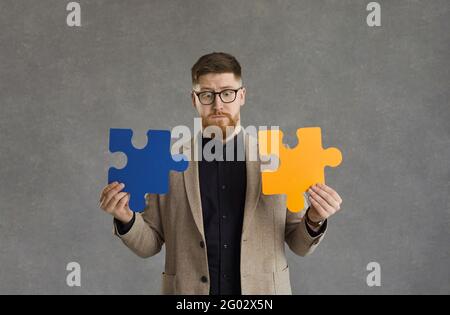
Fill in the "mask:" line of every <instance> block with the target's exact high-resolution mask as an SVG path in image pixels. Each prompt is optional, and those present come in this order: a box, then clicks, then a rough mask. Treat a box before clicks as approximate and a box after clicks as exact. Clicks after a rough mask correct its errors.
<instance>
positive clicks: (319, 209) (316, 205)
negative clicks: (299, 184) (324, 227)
mask: <svg viewBox="0 0 450 315" xmlns="http://www.w3.org/2000/svg"><path fill="white" fill-rule="evenodd" d="M309 201H310V202H311V204H312V205H313V207H314V209H315V210H316V211H317V213H318V214H319V215H320V217H322V218H328V217H329V216H330V215H329V214H328V212H327V211H325V209H323V208H322V206H321V205H320V204H319V203H318V202H317V201H316V200H314V198H312V197H311V196H309Z"/></svg>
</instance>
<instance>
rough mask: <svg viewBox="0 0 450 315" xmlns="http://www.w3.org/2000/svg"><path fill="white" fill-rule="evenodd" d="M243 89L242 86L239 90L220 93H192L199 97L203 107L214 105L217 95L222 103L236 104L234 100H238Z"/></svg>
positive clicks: (227, 90)
mask: <svg viewBox="0 0 450 315" xmlns="http://www.w3.org/2000/svg"><path fill="white" fill-rule="evenodd" d="M242 88H243V87H242V86H241V87H240V88H238V89H235V90H233V89H226V90H223V91H220V92H211V91H205V92H196V91H192V92H194V93H195V95H197V97H198V100H199V101H200V103H202V105H211V104H212V103H214V101H215V99H216V95H219V97H220V99H221V100H222V102H224V103H232V102H234V100H235V99H236V96H237V92H238V91H239V90H240V89H242Z"/></svg>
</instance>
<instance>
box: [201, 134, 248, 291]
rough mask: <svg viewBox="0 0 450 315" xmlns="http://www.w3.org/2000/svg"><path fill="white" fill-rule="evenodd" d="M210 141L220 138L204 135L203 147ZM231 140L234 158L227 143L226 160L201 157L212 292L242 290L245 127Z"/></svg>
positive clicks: (202, 194) (202, 198)
mask: <svg viewBox="0 0 450 315" xmlns="http://www.w3.org/2000/svg"><path fill="white" fill-rule="evenodd" d="M238 137H239V141H238ZM209 141H217V140H211V139H208V138H203V147H204V145H205V144H206V143H208V142H209ZM228 144H229V145H233V146H234V150H233V151H234V158H233V159H231V160H230V161H227V150H226V145H225V144H222V143H219V145H222V146H223V156H224V158H223V161H216V160H213V161H210V162H209V161H206V160H205V159H203V160H202V161H199V179H200V195H201V201H202V210H203V225H204V231H205V238H206V248H207V254H208V267H209V278H210V294H211V295H230V294H234V295H238V294H241V279H240V258H241V250H240V246H241V234H242V224H243V218H244V206H245V193H246V187H247V174H246V163H245V159H244V161H238V158H237V157H238V154H237V152H238V150H237V149H238V146H240V147H241V149H242V150H243V134H242V131H241V132H240V133H238V134H237V135H236V136H235V137H234V138H233V139H230V140H229V142H228ZM211 151H212V152H213V153H214V150H211ZM242 152H243V151H242Z"/></svg>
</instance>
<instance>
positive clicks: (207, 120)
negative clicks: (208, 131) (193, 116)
mask: <svg viewBox="0 0 450 315" xmlns="http://www.w3.org/2000/svg"><path fill="white" fill-rule="evenodd" d="M215 115H223V116H225V117H224V118H219V119H216V118H212V116H215ZM238 121H239V113H238V114H236V115H235V116H234V117H233V116H232V115H231V114H229V113H225V112H221V111H217V112H214V113H212V114H210V115H208V116H207V117H202V125H203V128H206V127H208V126H217V127H219V128H220V129H221V130H222V135H223V139H225V138H226V136H227V127H229V128H228V129H230V127H232V129H231V130H230V131H231V132H232V131H234V129H235V128H236V125H237V123H238Z"/></svg>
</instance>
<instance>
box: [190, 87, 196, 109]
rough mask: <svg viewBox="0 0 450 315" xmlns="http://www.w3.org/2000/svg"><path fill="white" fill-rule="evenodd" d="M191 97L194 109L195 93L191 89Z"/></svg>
mask: <svg viewBox="0 0 450 315" xmlns="http://www.w3.org/2000/svg"><path fill="white" fill-rule="evenodd" d="M191 99H192V106H193V107H194V108H195V109H196V108H197V106H195V94H194V92H192V91H191Z"/></svg>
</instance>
